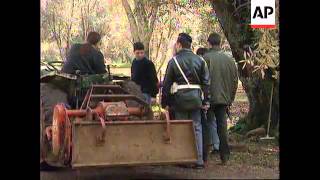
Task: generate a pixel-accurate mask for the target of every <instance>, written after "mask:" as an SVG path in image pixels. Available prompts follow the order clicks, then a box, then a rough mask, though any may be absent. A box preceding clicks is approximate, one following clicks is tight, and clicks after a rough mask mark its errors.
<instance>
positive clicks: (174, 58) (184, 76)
mask: <svg viewBox="0 0 320 180" xmlns="http://www.w3.org/2000/svg"><path fill="white" fill-rule="evenodd" d="M173 60H174V62H175V63H176V65H177V67H178V69H179V71H180V73H181V74H182V76H183V78H184V80H185V81H186V82H187V84H188V85H190V83H189V81H188V79H187V77H186V75H185V74H184V72H183V71H182V69H181V67H180V65H179V63H178V61H177V58H176V57H175V56H174V57H173Z"/></svg>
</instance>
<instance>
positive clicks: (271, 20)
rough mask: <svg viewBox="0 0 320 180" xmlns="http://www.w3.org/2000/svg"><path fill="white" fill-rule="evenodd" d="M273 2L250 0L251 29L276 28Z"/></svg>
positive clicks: (270, 0) (268, 0) (274, 4)
mask: <svg viewBox="0 0 320 180" xmlns="http://www.w3.org/2000/svg"><path fill="white" fill-rule="evenodd" d="M275 6H276V2H275V0H251V27H252V28H272V29H273V28H275V27H276V13H275V12H276V8H275Z"/></svg>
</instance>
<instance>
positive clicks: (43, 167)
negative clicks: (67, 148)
mask: <svg viewBox="0 0 320 180" xmlns="http://www.w3.org/2000/svg"><path fill="white" fill-rule="evenodd" d="M58 169H59V168H57V167H55V166H51V165H49V164H48V163H47V162H45V161H42V162H41V163H40V171H56V170H58Z"/></svg>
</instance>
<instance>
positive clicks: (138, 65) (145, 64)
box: [131, 57, 159, 97]
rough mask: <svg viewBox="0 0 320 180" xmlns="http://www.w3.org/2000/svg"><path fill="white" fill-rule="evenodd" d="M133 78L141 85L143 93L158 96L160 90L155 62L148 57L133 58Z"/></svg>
mask: <svg viewBox="0 0 320 180" xmlns="http://www.w3.org/2000/svg"><path fill="white" fill-rule="evenodd" d="M131 80H132V81H134V82H135V83H136V84H138V85H140V87H141V91H142V92H143V93H146V94H149V95H150V96H151V97H156V95H157V94H158V92H159V89H158V86H157V85H158V82H159V80H158V77H157V73H156V69H155V67H154V64H153V62H152V61H150V60H149V59H147V58H146V57H145V58H143V59H141V60H136V59H134V60H133V62H132V66H131Z"/></svg>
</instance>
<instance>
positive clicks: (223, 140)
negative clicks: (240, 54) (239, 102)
mask: <svg viewBox="0 0 320 180" xmlns="http://www.w3.org/2000/svg"><path fill="white" fill-rule="evenodd" d="M208 43H209V47H210V49H209V51H208V52H207V53H206V54H205V55H204V56H203V58H204V59H205V60H206V62H207V64H208V67H209V71H210V79H211V83H210V94H211V102H210V105H211V106H210V108H209V111H208V121H209V122H208V123H213V121H214V119H216V121H217V130H218V135H219V140H220V144H219V151H220V158H221V161H222V164H225V163H226V162H227V161H228V160H229V156H230V150H229V146H228V142H227V119H226V110H227V108H228V107H229V106H231V104H232V102H233V101H234V98H235V95H236V91H237V87H238V71H237V66H236V64H235V61H234V60H233V59H232V58H231V57H229V56H227V55H226V54H225V53H223V52H222V51H221V49H220V44H221V37H220V35H219V34H217V33H212V34H210V35H209V38H208Z"/></svg>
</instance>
